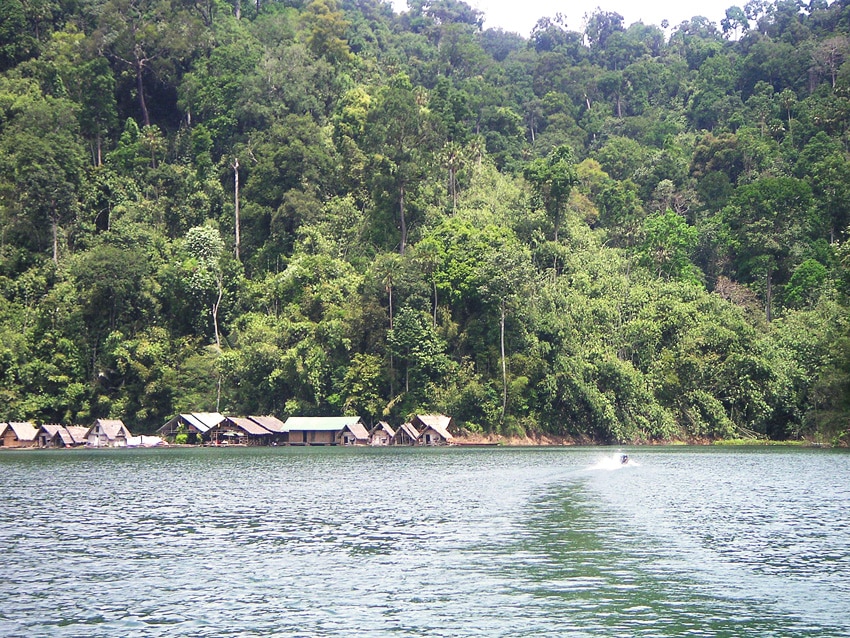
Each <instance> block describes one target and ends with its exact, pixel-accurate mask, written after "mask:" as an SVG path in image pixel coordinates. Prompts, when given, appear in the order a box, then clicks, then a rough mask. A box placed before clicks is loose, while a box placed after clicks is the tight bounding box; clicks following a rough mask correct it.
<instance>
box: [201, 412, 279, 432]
mask: <svg viewBox="0 0 850 638" xmlns="http://www.w3.org/2000/svg"><path fill="white" fill-rule="evenodd" d="M228 419H229V420H230V421H233V423H235V424H236V426H237V427H239V429H240V430H242V431H244V432H247V433H248V434H251V435H253V436H268V435H269V434H271V432H269V431H268V430H267V429H266V428H264V427H263V426H262V425H260V424H259V423H254V422H253V421H252V420H251V419H249V418H246V417H241V416H231V417H228ZM220 425H221V424H219V425H218V426H216V427H220ZM212 429H213V428H210V430H212Z"/></svg>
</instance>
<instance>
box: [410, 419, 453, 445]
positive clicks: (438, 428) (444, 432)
mask: <svg viewBox="0 0 850 638" xmlns="http://www.w3.org/2000/svg"><path fill="white" fill-rule="evenodd" d="M414 420H416V421H419V422H420V423H422V424H423V425H425V426H427V427H429V428H431V429H432V430H434V431H435V432H437V433H438V434H439V435H440V436H442V437H443V438H444V439H446V440H447V441H451V440H452V439H453V438H454V437H453V436H452V435H451V434H450V433H449V425H450V424H451V422H452V418H451V417H450V416H446V415H445V414H417V415H416V416H415V417H414Z"/></svg>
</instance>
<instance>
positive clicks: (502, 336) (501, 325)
mask: <svg viewBox="0 0 850 638" xmlns="http://www.w3.org/2000/svg"><path fill="white" fill-rule="evenodd" d="M499 310H500V311H501V314H500V317H499V337H500V340H501V350H502V423H503V424H504V422H505V413H506V412H507V410H508V367H507V364H506V363H505V300H504V299H503V300H502V303H501V304H500V306H499Z"/></svg>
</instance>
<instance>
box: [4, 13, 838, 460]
mask: <svg viewBox="0 0 850 638" xmlns="http://www.w3.org/2000/svg"><path fill="white" fill-rule="evenodd" d="M0 15H2V16H3V20H2V23H0V421H3V420H25V419H26V420H32V421H36V422H64V423H85V422H90V421H91V420H92V419H94V418H98V417H112V418H120V419H123V420H124V421H125V423H126V424H127V425H128V426H129V427H130V429H131V430H133V431H134V432H151V431H153V430H154V429H155V428H156V427H158V426H160V425H161V424H162V423H164V422H165V421H166V420H167V419H168V418H169V417H170V416H172V415H173V414H175V413H177V412H189V411H208V410H217V411H221V412H226V413H232V414H266V413H271V414H275V415H277V416H279V417H283V418H285V417H286V416H289V415H293V414H297V415H335V414H342V413H346V414H359V415H361V416H363V417H364V420H365V421H366V422H367V423H368V422H375V421H377V420H380V419H388V420H395V421H399V420H401V419H404V418H405V417H406V416H407V415H410V414H412V413H423V412H434V411H438V412H442V413H445V414H451V415H452V416H453V417H454V418H455V421H456V422H457V423H458V425H459V426H460V427H461V428H462V429H463V430H465V431H467V432H470V433H480V434H483V435H487V434H490V435H504V436H526V435H529V436H540V435H549V436H562V437H569V438H572V439H574V440H577V441H586V442H602V443H605V442H607V443H612V442H652V441H673V440H686V441H703V440H717V439H729V438H742V437H761V438H765V439H779V440H788V439H801V440H802V439H805V440H810V441H817V442H822V443H831V444H841V443H847V441H848V438H850V437H848V429H847V423H848V416H850V405H848V398H849V397H850V393H848V383H850V339H848V337H850V316H848V308H849V307H850V299H848V294H850V246H848V243H847V234H846V231H847V228H848V224H850V153H849V151H850V136H848V125H850V2H848V1H847V0H836V1H835V2H833V3H832V4H827V3H826V2H825V1H824V0H812V2H811V3H810V4H808V5H806V4H804V3H802V2H799V1H795V0H778V1H777V2H775V3H770V2H765V1H764V0H750V2H748V3H747V4H746V5H745V6H744V7H738V6H732V7H730V8H729V9H728V10H727V11H726V18H725V19H724V20H722V21H721V23H720V24H719V25H718V24H715V23H712V22H710V21H708V20H707V19H705V18H701V17H698V16H697V17H694V18H692V19H691V20H690V21H687V22H683V23H681V24H679V25H669V24H667V23H666V22H665V23H662V24H661V25H657V26H656V25H647V24H642V23H635V24H631V25H626V24H624V21H623V18H622V17H621V16H620V15H618V14H616V13H613V12H608V11H605V10H603V9H599V10H597V11H596V12H594V13H593V14H592V15H588V16H584V19H583V25H584V27H583V30H582V31H574V30H570V29H568V28H567V27H566V19H565V17H564V16H562V15H555V16H551V17H541V19H540V20H539V21H538V22H537V25H536V27H535V28H534V30H533V31H532V33H531V34H530V36H529V37H523V36H521V35H518V34H514V33H510V32H505V31H503V30H500V29H484V28H483V18H484V16H483V15H482V14H481V13H480V12H478V11H477V10H475V9H473V8H472V7H471V6H469V5H468V4H466V3H464V2H461V1H459V0H432V1H429V0H410V2H409V5H408V10H407V11H404V12H400V13H396V12H394V11H393V9H392V6H391V5H390V4H389V3H387V2H384V1H382V0H308V1H300V0H281V1H273V0H256V1H255V2H246V1H242V0H235V2H234V3H227V2H223V1H221V0H0ZM570 17H571V18H576V17H577V16H570Z"/></svg>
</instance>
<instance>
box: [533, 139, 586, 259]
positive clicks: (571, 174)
mask: <svg viewBox="0 0 850 638" xmlns="http://www.w3.org/2000/svg"><path fill="white" fill-rule="evenodd" d="M524 173H525V178H526V179H527V180H528V181H529V182H531V184H532V185H533V186H534V188H535V190H536V191H537V194H538V195H539V196H540V198H541V199H542V201H543V207H544V208H545V209H546V213H547V214H548V215H549V217H550V218H551V219H552V225H553V226H554V229H555V230H554V241H555V242H557V241H558V229H559V228H560V226H561V217H562V215H563V213H564V208H565V207H566V205H567V202H568V201H569V198H570V192H571V191H572V189H573V186H575V185H576V183H577V182H578V173H577V172H576V166H575V158H574V157H573V151H572V149H571V148H570V147H569V146H565V145H562V146H558V147H556V148H555V149H553V150H552V152H551V153H550V154H549V155H548V157H546V158H545V159H540V158H539V159H536V160H534V161H532V162H531V163H530V164H528V166H526V168H525V171H524Z"/></svg>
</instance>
